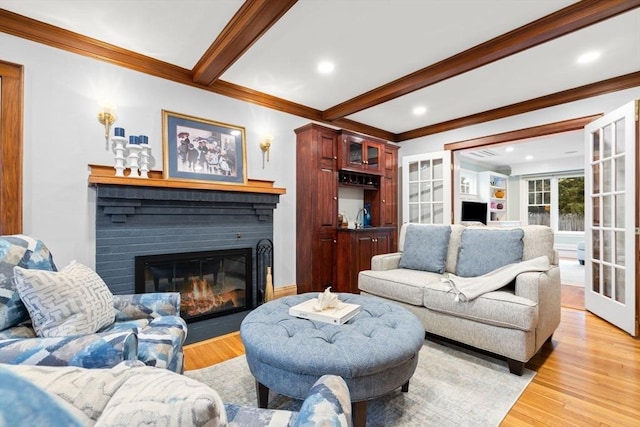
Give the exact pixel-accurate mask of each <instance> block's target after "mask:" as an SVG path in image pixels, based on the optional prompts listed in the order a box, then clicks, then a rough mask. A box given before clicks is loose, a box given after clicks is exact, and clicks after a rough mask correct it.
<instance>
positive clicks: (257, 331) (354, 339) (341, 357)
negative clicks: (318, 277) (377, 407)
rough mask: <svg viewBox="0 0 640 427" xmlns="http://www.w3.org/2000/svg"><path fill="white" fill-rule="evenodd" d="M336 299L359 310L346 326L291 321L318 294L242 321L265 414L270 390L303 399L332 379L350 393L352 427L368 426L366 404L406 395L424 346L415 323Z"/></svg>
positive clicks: (385, 305) (278, 303)
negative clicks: (315, 385)
mask: <svg viewBox="0 0 640 427" xmlns="http://www.w3.org/2000/svg"><path fill="white" fill-rule="evenodd" d="M338 295H339V299H340V301H343V302H348V303H352V304H359V305H360V306H361V310H360V313H358V314H357V315H356V316H355V317H353V318H352V319H351V320H349V321H348V322H347V323H345V324H343V325H334V324H329V323H322V322H317V321H312V320H308V319H299V318H297V317H294V316H290V315H289V307H292V306H294V305H296V304H299V303H301V302H303V301H306V300H308V299H310V298H317V296H318V294H317V293H308V294H302V295H295V296H291V297H286V298H280V299H278V300H274V301H271V302H269V303H267V304H263V305H261V306H260V307H258V308H256V309H255V310H253V311H252V312H251V313H249V315H247V317H245V319H244V320H243V322H242V325H241V326H240V336H241V337H242V342H243V343H244V346H245V350H246V357H247V364H248V365H249V369H250V371H251V374H252V375H253V376H254V378H255V379H256V383H257V390H258V405H259V406H260V407H262V408H266V407H267V399H268V393H269V390H270V389H271V390H273V391H274V392H277V393H280V394H283V395H285V396H289V397H292V398H294V399H304V397H305V396H306V393H307V391H308V390H309V389H310V388H311V386H312V385H313V383H314V382H315V381H316V380H318V378H320V377H321V376H322V375H324V374H334V375H339V376H341V377H342V378H344V380H345V381H346V383H347V385H348V386H349V392H350V395H351V401H352V402H354V403H353V418H354V424H355V425H365V422H366V409H367V406H366V402H367V400H371V399H375V398H376V397H380V396H382V395H385V394H387V393H389V392H391V391H393V390H395V389H397V388H399V387H402V391H405V392H406V391H408V386H409V379H410V378H411V376H412V375H413V373H414V372H415V369H416V366H417V363H418V352H419V351H420V348H422V345H423V343H424V328H423V327H422V324H421V323H420V321H419V320H418V318H417V317H416V316H415V315H413V314H412V313H410V312H409V311H408V310H406V309H404V308H403V307H400V306H399V305H397V304H394V303H391V302H388V301H385V300H382V299H380V298H376V297H373V296H365V295H353V294H338Z"/></svg>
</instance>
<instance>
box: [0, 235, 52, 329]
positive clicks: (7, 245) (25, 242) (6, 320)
mask: <svg viewBox="0 0 640 427" xmlns="http://www.w3.org/2000/svg"><path fill="white" fill-rule="evenodd" d="M15 266H20V267H24V268H34V269H39V270H49V271H56V265H55V264H54V262H53V257H52V256H51V253H50V252H49V249H48V248H47V247H46V246H45V245H44V243H42V241H40V240H37V239H34V238H32V237H29V236H24V235H12V236H2V237H1V238H0V331H1V330H3V329H7V328H10V327H12V326H15V325H17V324H19V323H21V322H24V321H25V320H27V319H29V313H28V312H27V309H26V307H25V306H24V304H23V303H22V300H21V299H20V295H19V293H18V291H17V289H16V287H15V283H14V281H13V267H15Z"/></svg>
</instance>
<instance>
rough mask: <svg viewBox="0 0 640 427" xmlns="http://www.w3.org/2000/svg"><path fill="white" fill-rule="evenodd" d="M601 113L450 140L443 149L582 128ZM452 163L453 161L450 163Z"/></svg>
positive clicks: (482, 144)
mask: <svg viewBox="0 0 640 427" xmlns="http://www.w3.org/2000/svg"><path fill="white" fill-rule="evenodd" d="M602 116H603V114H594V115H591V116H584V117H578V118H574V119H569V120H562V121H559V122H553V123H547V124H544V125H540V126H533V127H530V128H523V129H517V130H513V131H509V132H503V133H497V134H494V135H487V136H482V137H479V138H472V139H466V140H464V141H458V142H451V143H448V144H445V145H444V149H445V150H449V151H458V150H465V149H469V148H478V147H484V146H487V145H495V144H503V143H507V142H512V141H518V140H522V139H528V138H536V137H540V136H547V135H553V134H556V133H563V132H571V131H575V130H580V129H583V128H584V127H585V126H586V125H587V124H589V123H591V122H592V121H594V120H596V119H598V118H600V117H602ZM452 164H453V163H452Z"/></svg>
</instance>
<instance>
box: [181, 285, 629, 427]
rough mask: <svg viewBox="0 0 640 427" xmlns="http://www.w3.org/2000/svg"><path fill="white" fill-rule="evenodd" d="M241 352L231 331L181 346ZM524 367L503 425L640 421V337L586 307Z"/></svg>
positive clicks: (207, 353) (196, 362)
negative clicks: (529, 372)
mask: <svg viewBox="0 0 640 427" xmlns="http://www.w3.org/2000/svg"><path fill="white" fill-rule="evenodd" d="M573 291H574V293H575V290H573ZM563 298H564V296H563ZM563 304H564V302H563ZM567 305H568V304H567ZM241 354H244V347H243V345H242V341H241V340H240V335H239V333H237V332H235V333H232V334H229V335H225V336H223V337H219V338H213V339H211V340H207V341H203V342H201V343H196V344H192V345H189V346H186V347H185V368H186V369H187V370H190V369H199V368H203V367H206V366H210V365H213V364H216V363H220V362H222V361H225V360H228V359H231V358H233V357H236V356H239V355H241ZM526 367H527V368H529V369H533V370H535V371H536V372H537V375H536V376H535V377H534V379H533V381H532V382H531V384H530V385H529V386H528V387H527V389H526V390H525V391H524V393H523V394H522V396H520V398H519V399H518V401H517V402H516V403H515V405H514V406H513V408H511V411H510V412H509V413H508V414H507V416H506V418H505V419H504V421H503V423H502V426H638V425H640V422H639V421H638V420H640V340H637V339H634V338H632V337H631V336H629V335H628V334H626V333H625V332H622V331H620V330H619V329H617V328H615V327H613V326H611V325H610V324H608V323H607V322H605V321H603V320H601V319H600V318H598V317H596V316H594V315H592V314H591V313H589V312H586V311H584V310H579V309H574V308H568V307H563V308H562V321H561V323H560V327H559V328H558V329H557V331H556V333H555V334H554V336H553V343H552V344H545V345H544V346H543V348H542V349H541V351H540V352H539V353H538V355H536V356H535V357H534V358H533V359H532V360H531V361H530V362H529V363H527V365H526Z"/></svg>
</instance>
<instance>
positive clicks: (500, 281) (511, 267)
mask: <svg viewBox="0 0 640 427" xmlns="http://www.w3.org/2000/svg"><path fill="white" fill-rule="evenodd" d="M550 268H551V265H550V264H549V258H548V257H546V256H541V257H538V258H534V259H530V260H528V261H522V262H517V263H513V264H507V265H505V266H504V267H500V268H498V269H495V270H493V271H490V272H488V273H486V274H483V275H482V276H477V277H459V276H456V275H455V274H449V276H448V277H447V278H443V279H442V281H443V282H447V283H448V284H449V286H450V287H451V290H452V291H453V292H454V293H455V294H456V301H463V302H467V301H471V300H473V299H475V298H478V297H479V296H480V295H482V294H485V293H487V292H491V291H495V290H497V289H500V288H501V287H503V286H505V285H507V284H509V283H510V282H511V281H512V280H513V279H515V278H516V276H517V275H518V274H520V273H526V272H528V271H539V272H544V271H549V269H550Z"/></svg>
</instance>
